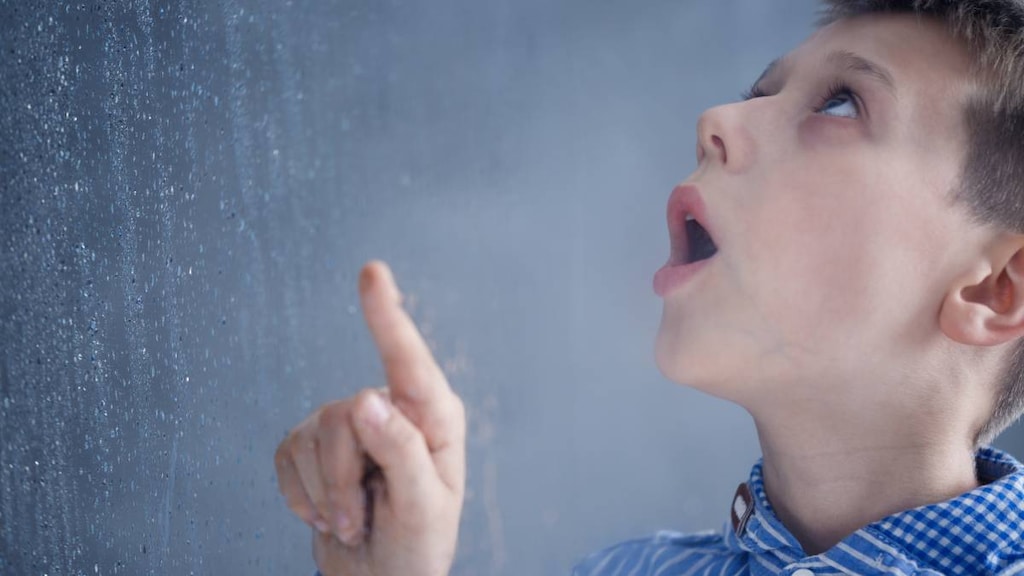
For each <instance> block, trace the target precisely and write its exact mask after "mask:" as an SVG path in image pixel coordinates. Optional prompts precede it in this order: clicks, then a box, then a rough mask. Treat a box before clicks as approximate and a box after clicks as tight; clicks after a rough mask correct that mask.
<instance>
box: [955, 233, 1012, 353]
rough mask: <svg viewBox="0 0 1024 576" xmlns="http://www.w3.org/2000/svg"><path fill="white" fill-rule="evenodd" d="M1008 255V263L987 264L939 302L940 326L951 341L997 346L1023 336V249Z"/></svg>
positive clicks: (1006, 260) (995, 260)
mask: <svg viewBox="0 0 1024 576" xmlns="http://www.w3.org/2000/svg"><path fill="white" fill-rule="evenodd" d="M1008 252H1009V254H1011V255H1010V257H1009V258H1008V259H1007V258H1006V257H1005V256H1004V257H1003V258H1001V259H992V260H989V261H987V262H986V264H987V266H986V267H987V271H981V272H977V273H975V274H974V275H973V278H971V277H968V278H967V279H966V280H964V281H961V282H958V284H957V285H956V286H954V287H953V289H952V290H951V291H950V293H949V294H948V295H947V296H946V299H945V300H944V301H943V302H942V309H941V310H940V311H939V326H940V327H941V329H942V331H943V332H944V333H945V334H946V335H947V336H949V337H950V338H951V339H953V340H956V341H957V342H960V343H962V344H969V345H972V346H997V345H999V344H1005V343H1007V342H1010V341H1013V340H1016V339H1017V338H1020V337H1021V336H1024V246H1020V245H1018V246H1015V247H1013V248H1012V249H1011V250H1010V251H1008ZM982 276H984V278H982V279H981V280H980V281H979V280H978V278H979V277H982Z"/></svg>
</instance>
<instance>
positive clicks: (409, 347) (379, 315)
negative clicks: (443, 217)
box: [359, 260, 450, 420]
mask: <svg viewBox="0 0 1024 576" xmlns="http://www.w3.org/2000/svg"><path fill="white" fill-rule="evenodd" d="M359 295H360V298H361V300H362V305H363V316H364V318H365V320H366V325H367V327H369V329H370V333H371V334H372V336H373V339H374V342H375V343H376V344H377V349H378V351H379V352H380V356H381V362H382V363H383V365H384V372H385V374H386V376H387V381H388V388H389V389H390V391H391V395H392V398H394V399H396V400H403V401H405V403H409V404H412V405H414V406H416V407H417V408H419V409H422V410H427V411H429V410H430V405H431V404H434V403H436V402H439V401H442V399H443V398H444V396H445V394H447V393H449V392H450V389H449V388H448V382H447V380H446V379H445V377H444V373H443V372H442V371H441V368H440V367H439V366H438V365H437V362H436V361H435V360H434V356H433V354H432V353H431V351H430V348H429V347H428V346H427V343H426V342H424V341H423V337H422V336H421V335H420V332H419V329H417V328H416V324H415V323H414V322H413V321H412V318H410V317H409V315H408V314H407V313H406V311H405V309H404V308H402V294H401V292H399V290H398V287H397V286H396V285H395V281H394V277H393V276H392V274H391V270H390V269H389V268H388V266H387V264H385V263H384V262H381V261H379V260H372V261H370V262H369V263H367V264H366V265H365V266H364V267H363V269H362V270H361V271H360V274H359ZM410 416H411V417H413V418H414V419H417V420H418V419H419V418H418V417H426V416H427V414H415V415H410Z"/></svg>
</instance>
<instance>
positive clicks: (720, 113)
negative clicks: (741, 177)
mask: <svg viewBox="0 0 1024 576" xmlns="http://www.w3.org/2000/svg"><path fill="white" fill-rule="evenodd" d="M741 105H742V103H740V104H725V105H722V106H716V107H714V108H709V109H708V110H705V111H704V113H703V114H701V115H700V119H699V120H698V121H697V165H698V166H703V165H704V162H705V161H708V162H712V163H714V164H719V165H720V166H721V167H722V168H724V169H725V170H727V171H729V172H741V171H743V170H744V169H745V168H746V165H747V164H748V163H749V162H750V156H751V152H752V148H753V146H752V143H751V140H752V139H751V137H750V133H749V132H748V131H747V129H746V128H745V127H744V125H743V122H742V118H741V116H740V110H739V107H740V106H741Z"/></svg>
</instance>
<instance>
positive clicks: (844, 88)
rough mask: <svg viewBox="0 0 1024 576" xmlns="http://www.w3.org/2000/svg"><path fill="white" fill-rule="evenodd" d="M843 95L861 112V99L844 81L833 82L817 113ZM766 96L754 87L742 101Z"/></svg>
mask: <svg viewBox="0 0 1024 576" xmlns="http://www.w3.org/2000/svg"><path fill="white" fill-rule="evenodd" d="M843 95H846V96H849V97H850V100H851V101H852V102H853V105H854V106H855V107H856V108H857V111H858V112H860V98H858V96H857V93H856V92H854V91H853V89H852V88H850V87H849V85H847V84H846V83H845V82H843V81H842V80H838V81H836V82H833V83H832V84H831V85H830V86H829V87H828V90H826V91H825V96H824V98H821V99H820V100H819V101H818V103H817V105H815V107H814V111H815V112H816V111H818V110H821V107H822V106H824V105H825V104H828V102H829V100H832V99H833V98H836V97H837V96H843ZM765 96H767V94H765V93H764V91H763V90H761V87H760V86H757V85H754V86H751V87H750V89H748V90H746V91H745V92H743V93H742V94H740V99H741V100H743V101H746V100H752V99H754V98H764V97H765Z"/></svg>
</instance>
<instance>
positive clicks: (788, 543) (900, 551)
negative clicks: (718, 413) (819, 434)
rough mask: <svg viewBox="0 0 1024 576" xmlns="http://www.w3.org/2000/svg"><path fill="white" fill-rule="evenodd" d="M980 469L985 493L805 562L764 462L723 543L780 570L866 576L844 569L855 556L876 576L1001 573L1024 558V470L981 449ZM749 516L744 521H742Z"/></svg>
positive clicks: (886, 526) (907, 515)
mask: <svg viewBox="0 0 1024 576" xmlns="http://www.w3.org/2000/svg"><path fill="white" fill-rule="evenodd" d="M975 465H976V469H977V474H978V478H979V480H980V481H981V483H982V484H983V485H982V486H980V487H978V488H976V489H974V490H971V491H970V492H966V493H964V494H961V495H960V496H957V497H956V498H953V499H951V500H946V501H944V502H939V503H936V504H929V505H926V506H921V507H918V508H912V509H910V510H905V511H903V512H898V513H896V514H893V515H891V516H887V517H886V518H883V519H881V520H879V521H877V522H873V523H871V524H869V525H867V526H865V527H864V528H861V529H860V530H858V531H857V532H855V533H854V534H852V535H850V536H849V537H847V538H846V539H844V540H843V541H842V542H841V543H840V544H838V545H836V546H835V547H833V548H832V549H830V550H828V551H826V552H824V553H822V554H819V555H817V556H814V557H806V556H805V555H804V552H803V549H802V548H801V546H800V543H799V542H797V540H796V538H795V537H794V536H793V535H792V534H791V533H790V532H789V531H788V530H787V529H786V528H785V526H783V525H782V522H781V521H779V519H778V517H776V515H775V512H774V511H773V509H772V506H771V503H770V502H769V501H768V496H767V494H766V493H765V490H764V477H763V475H762V473H763V468H762V467H763V460H760V459H759V460H758V461H757V463H756V464H754V467H753V469H752V470H751V473H750V479H749V480H748V481H747V483H746V484H745V486H746V488H747V490H746V491H744V490H743V489H742V488H743V486H744V485H741V489H740V490H737V495H736V499H735V500H734V501H733V506H732V510H733V518H732V519H731V521H730V522H727V523H726V527H725V528H726V529H725V532H726V543H727V545H729V546H730V547H731V548H733V549H736V550H743V551H747V552H751V553H754V554H765V555H769V556H771V557H772V559H773V560H774V561H775V562H774V563H776V564H778V565H780V566H781V565H791V564H795V563H800V562H801V561H802V560H804V559H806V560H807V561H808V562H810V563H817V564H824V565H828V566H832V567H834V568H838V569H840V570H842V571H844V572H849V573H851V574H852V573H859V574H863V573H864V572H863V571H862V570H863V568H859V569H857V570H847V569H845V567H849V566H850V565H851V560H850V556H851V555H854V556H856V557H862V558H864V559H870V560H871V561H872V562H873V563H874V564H876V565H878V566H879V567H883V565H884V569H879V570H878V573H895V574H899V573H901V572H902V573H904V574H913V573H915V572H920V571H921V570H924V571H928V570H933V571H938V572H940V573H942V574H950V575H954V574H963V575H968V574H984V573H989V572H996V571H998V570H999V569H1000V568H1003V567H1005V565H1006V564H1007V563H1009V562H1011V561H1013V560H1015V559H1019V558H1020V557H1021V556H1024V550H1022V546H1021V544H1019V542H1020V540H1021V537H1022V536H1024V465H1022V464H1021V463H1020V462H1018V461H1017V460H1016V459H1014V458H1013V457H1012V456H1010V455H1009V454H1007V453H1005V452H1002V451H1000V450H997V449H995V448H992V447H983V448H981V449H979V450H978V452H977V454H976V456H975ZM744 492H745V494H744ZM740 500H744V502H739V501H740ZM747 500H752V502H749V501H747ZM748 509H749V514H748V515H747V516H748V517H747V518H742V514H737V511H739V512H744V511H746V510H748ZM737 516H740V517H739V518H737ZM737 520H739V521H737Z"/></svg>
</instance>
